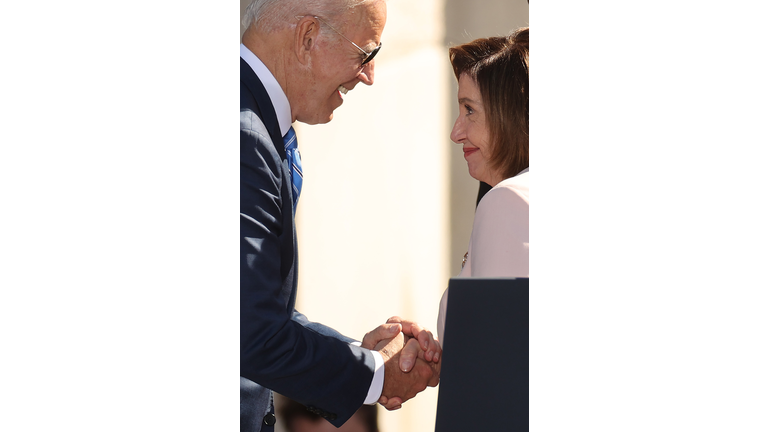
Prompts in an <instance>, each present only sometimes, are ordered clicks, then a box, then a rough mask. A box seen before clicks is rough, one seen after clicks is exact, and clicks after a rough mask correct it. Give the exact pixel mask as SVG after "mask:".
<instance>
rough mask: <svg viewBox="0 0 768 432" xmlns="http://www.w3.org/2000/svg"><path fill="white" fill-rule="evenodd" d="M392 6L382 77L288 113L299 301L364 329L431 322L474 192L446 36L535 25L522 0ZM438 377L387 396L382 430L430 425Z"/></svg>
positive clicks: (357, 331)
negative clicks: (396, 320)
mask: <svg viewBox="0 0 768 432" xmlns="http://www.w3.org/2000/svg"><path fill="white" fill-rule="evenodd" d="M247 3H248V1H246V0H241V2H240V5H241V8H240V10H241V16H242V13H243V11H244V9H245V6H246V5H247ZM387 4H388V17H387V25H386V28H385V30H384V34H383V37H382V42H383V44H382V49H381V52H380V53H379V54H378V56H377V57H376V64H375V85H373V86H371V87H367V86H364V85H358V86H357V87H356V88H355V89H354V90H353V91H351V92H349V93H348V94H347V95H346V97H345V101H344V104H343V105H342V106H341V107H340V108H338V109H337V110H336V111H335V113H334V120H333V121H332V122H330V123H328V124H326V125H318V126H307V125H304V124H302V123H297V124H294V127H295V128H296V130H297V134H298V137H299V146H300V150H301V155H302V162H303V165H304V185H303V190H302V194H301V200H300V202H299V207H298V213H297V225H298V227H297V230H298V237H299V254H300V256H299V265H300V267H299V298H298V304H297V309H299V310H300V311H301V312H303V313H305V314H306V315H307V316H308V317H309V318H310V319H311V320H313V321H319V322H322V323H324V324H327V325H330V326H331V327H334V328H336V329H337V330H339V331H341V332H342V333H344V334H347V335H349V336H350V337H354V338H357V339H360V338H362V337H363V335H364V334H365V333H366V332H367V331H369V330H371V329H373V328H374V327H376V326H377V325H378V324H380V323H383V322H384V321H385V320H386V319H387V318H389V317H390V316H392V315H400V316H402V317H407V318H410V319H414V320H416V321H417V322H419V323H421V324H422V325H424V326H425V327H427V328H429V329H434V328H435V326H436V321H437V307H438V303H439V300H440V296H441V295H442V293H443V290H444V289H445V287H446V286H447V283H448V279H449V278H450V277H451V276H454V275H456V274H458V272H459V270H460V267H461V259H462V257H463V255H464V253H465V252H466V250H467V244H468V242H469V235H470V232H471V228H472V219H473V214H474V208H475V200H476V197H477V190H478V183H477V181H475V180H474V179H472V178H471V177H469V175H468V174H467V168H466V162H465V161H464V158H463V153H462V151H461V148H460V146H458V145H456V144H453V143H451V141H450V137H449V136H450V132H451V128H452V126H453V121H454V120H455V116H456V113H457V112H458V108H457V103H456V100H455V99H456V89H457V86H456V82H455V78H454V77H453V73H452V71H451V68H450V63H449V62H448V57H447V48H448V47H449V46H451V45H455V44H459V43H464V42H469V41H471V40H473V39H475V38H478V37H486V36H498V35H505V34H508V33H509V32H510V31H512V30H514V29H516V28H518V27H522V26H527V25H528V3H527V2H526V1H525V0H420V1H412V0H389V1H388V2H387ZM242 31H243V28H242V27H241V34H242ZM438 388H439V387H438ZM438 388H428V389H427V390H426V391H424V392H423V393H421V394H420V395H419V396H417V397H416V398H415V399H412V400H410V401H408V402H407V403H405V404H404V405H403V408H401V409H400V410H398V411H394V412H387V411H385V410H384V409H382V408H380V417H379V419H380V421H379V424H380V427H381V432H425V431H433V430H434V423H435V413H436V407H437V393H438ZM278 432H280V431H279V430H278Z"/></svg>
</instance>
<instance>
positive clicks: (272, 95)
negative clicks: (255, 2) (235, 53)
mask: <svg viewBox="0 0 768 432" xmlns="http://www.w3.org/2000/svg"><path fill="white" fill-rule="evenodd" d="M240 57H241V58H242V59H243V60H245V62H246V63H248V66H250V67H251V69H252V70H253V72H254V73H255V74H256V76H257V77H259V80H260V81H261V83H262V84H263V85H264V88H265V89H266V90H267V94H268V95H269V99H270V100H272V106H273V107H274V109H275V114H277V122H278V124H279V125H280V133H281V134H282V135H283V136H285V134H287V133H288V129H290V128H291V119H292V117H291V105H290V103H289V102H288V97H287V96H286V95H285V92H284V91H283V88H282V87H280V83H278V82H277V80H276V79H275V76H274V75H272V72H270V71H269V69H267V67H266V66H265V65H264V63H263V62H262V61H261V60H260V59H259V58H258V57H256V54H254V53H253V52H251V50H249V49H248V48H246V46H245V45H243V44H240ZM353 344H354V345H357V346H360V343H359V342H355V343H353ZM371 353H373V359H374V362H375V371H374V374H373V380H372V381H371V385H370V387H369V389H368V396H366V398H365V403H366V404H368V405H372V404H375V403H376V402H377V401H378V400H379V398H380V397H381V392H382V391H383V389H384V357H382V356H381V354H380V353H379V352H378V351H371Z"/></svg>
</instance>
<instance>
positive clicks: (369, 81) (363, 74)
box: [357, 60, 376, 86]
mask: <svg viewBox="0 0 768 432" xmlns="http://www.w3.org/2000/svg"><path fill="white" fill-rule="evenodd" d="M374 63H376V60H371V61H370V62H368V63H366V64H365V65H364V66H363V68H362V69H361V70H360V73H358V74H357V78H358V79H359V80H360V82H361V83H363V84H365V85H369V86H370V85H373V64H374Z"/></svg>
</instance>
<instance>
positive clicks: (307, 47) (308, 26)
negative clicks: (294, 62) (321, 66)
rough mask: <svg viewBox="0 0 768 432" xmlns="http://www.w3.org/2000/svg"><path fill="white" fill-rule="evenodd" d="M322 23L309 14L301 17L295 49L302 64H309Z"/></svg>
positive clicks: (295, 35)
mask: <svg viewBox="0 0 768 432" xmlns="http://www.w3.org/2000/svg"><path fill="white" fill-rule="evenodd" d="M319 30H320V23H319V22H318V21H317V20H316V19H315V18H314V17H311V16H309V15H307V16H304V17H301V19H300V20H299V24H298V25H296V31H295V33H294V51H295V52H296V58H297V59H298V60H299V63H301V64H302V65H305V66H306V65H307V64H309V61H310V57H311V55H312V50H313V49H315V46H316V42H317V34H318V32H319Z"/></svg>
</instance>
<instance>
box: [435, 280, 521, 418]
mask: <svg viewBox="0 0 768 432" xmlns="http://www.w3.org/2000/svg"><path fill="white" fill-rule="evenodd" d="M448 288H449V294H448V308H447V312H446V317H445V334H444V338H445V343H444V346H443V365H442V369H441V372H440V386H439V387H438V388H439V393H438V402H437V421H436V423H435V432H454V431H455V432H459V431H461V432H467V431H484V432H485V431H505V432H507V431H509V432H527V431H528V278H516V279H515V278H506V279H504V278H501V279H486V278H453V279H451V280H450V282H449V285H448Z"/></svg>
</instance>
